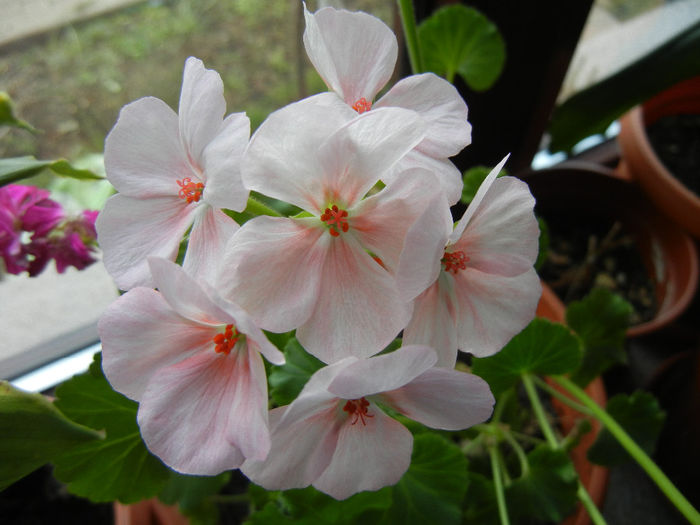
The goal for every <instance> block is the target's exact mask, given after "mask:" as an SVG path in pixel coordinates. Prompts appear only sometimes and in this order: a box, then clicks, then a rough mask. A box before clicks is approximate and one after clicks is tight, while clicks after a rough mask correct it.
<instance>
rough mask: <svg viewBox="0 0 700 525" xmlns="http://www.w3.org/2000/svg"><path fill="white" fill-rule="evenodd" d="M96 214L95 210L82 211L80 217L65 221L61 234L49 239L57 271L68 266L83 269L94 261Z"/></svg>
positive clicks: (59, 271) (62, 270) (61, 270)
mask: <svg viewBox="0 0 700 525" xmlns="http://www.w3.org/2000/svg"><path fill="white" fill-rule="evenodd" d="M97 214H98V212H97V211H92V210H86V211H84V212H83V213H82V215H81V216H80V217H78V218H76V219H73V220H70V221H67V222H65V223H64V224H63V226H62V227H61V234H60V235H57V236H56V237H55V238H52V239H51V256H52V257H53V258H54V260H55V261H56V270H58V273H63V272H64V271H66V269H67V268H69V267H70V266H73V267H75V268H77V269H78V270H83V269H84V268H86V267H88V266H90V265H91V264H92V263H94V262H95V260H96V259H95V254H96V245H97V232H96V231H95V220H96V219H97Z"/></svg>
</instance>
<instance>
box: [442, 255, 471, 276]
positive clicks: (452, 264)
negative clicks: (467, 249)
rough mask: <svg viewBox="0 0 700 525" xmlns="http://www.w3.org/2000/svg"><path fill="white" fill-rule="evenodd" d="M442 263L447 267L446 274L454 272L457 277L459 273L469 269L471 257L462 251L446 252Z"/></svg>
mask: <svg viewBox="0 0 700 525" xmlns="http://www.w3.org/2000/svg"><path fill="white" fill-rule="evenodd" d="M441 262H442V264H444V265H445V271H446V272H452V274H453V275H457V272H459V271H460V270H464V269H466V268H467V263H468V262H469V257H467V256H466V255H465V254H464V252H462V251H457V252H452V253H448V252H445V255H444V257H443V258H442V261H441Z"/></svg>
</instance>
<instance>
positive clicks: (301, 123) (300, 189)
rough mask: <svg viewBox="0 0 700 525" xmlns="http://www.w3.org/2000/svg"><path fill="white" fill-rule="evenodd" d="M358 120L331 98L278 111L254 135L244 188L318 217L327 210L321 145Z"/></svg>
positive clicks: (246, 158) (243, 169) (245, 160)
mask: <svg viewBox="0 0 700 525" xmlns="http://www.w3.org/2000/svg"><path fill="white" fill-rule="evenodd" d="M355 116H356V114H355V112H354V111H353V110H351V109H350V108H348V107H347V106H346V105H345V104H343V103H342V102H340V101H339V100H338V98H337V97H335V96H334V95H332V94H330V93H325V94H322V95H317V96H315V97H310V98H308V99H304V100H301V101H299V102H296V103H294V104H290V105H288V106H285V107H284V108H282V109H280V110H277V111H275V112H274V113H272V114H271V115H270V116H269V117H268V118H267V119H266V120H265V121H264V122H263V123H262V124H261V125H260V127H259V128H258V130H257V131H256V132H255V134H254V135H253V138H252V139H251V141H250V146H249V147H248V149H247V150H246V153H245V155H244V157H243V164H242V166H241V174H242V177H243V182H244V184H245V185H246V187H248V188H249V189H251V190H254V191H258V192H260V193H264V194H265V195H267V196H269V197H273V198H275V199H280V200H283V201H286V202H289V203H291V204H295V205H296V206H299V207H300V208H304V209H305V210H307V211H310V212H313V213H315V212H317V211H318V210H319V208H320V207H321V206H323V205H325V202H322V201H323V200H324V195H323V186H322V182H323V169H322V167H321V165H320V162H319V159H318V148H319V144H321V143H322V142H323V141H324V140H325V139H326V138H327V137H329V136H330V135H332V134H333V133H334V132H335V131H336V130H338V129H339V128H340V127H342V126H343V125H344V124H345V123H346V122H348V121H349V120H351V119H352V118H354V117H355Z"/></svg>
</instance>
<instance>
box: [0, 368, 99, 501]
mask: <svg viewBox="0 0 700 525" xmlns="http://www.w3.org/2000/svg"><path fill="white" fill-rule="evenodd" d="M0 436H2V438H1V439H0V490H3V489H5V488H6V487H8V486H9V485H11V484H12V483H14V482H15V481H17V480H18V479H20V478H22V477H24V476H26V475H27V474H29V473H30V472H32V471H33V470H35V469H37V468H39V467H40V466H42V465H43V464H45V463H48V462H49V461H51V460H52V459H53V458H54V457H56V456H57V455H59V454H62V453H63V452H65V451H66V450H70V449H73V448H74V447H76V446H79V445H81V444H84V443H91V442H94V441H96V440H99V439H100V438H101V436H100V434H99V433H98V432H95V431H93V430H90V429H89V428H86V427H84V426H82V425H78V424H76V423H74V422H73V421H71V420H70V419H68V418H67V417H66V416H64V415H63V414H62V413H61V412H60V411H59V410H58V409H57V408H56V407H55V406H54V405H53V403H51V401H49V400H48V399H47V398H46V397H44V396H42V395H41V394H30V393H28V392H24V391H22V390H18V389H16V388H14V387H13V386H12V385H10V384H9V383H8V382H7V381H0Z"/></svg>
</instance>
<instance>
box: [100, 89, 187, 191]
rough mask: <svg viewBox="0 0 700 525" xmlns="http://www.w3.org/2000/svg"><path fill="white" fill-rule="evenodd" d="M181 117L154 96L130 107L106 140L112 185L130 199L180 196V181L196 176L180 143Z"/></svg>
mask: <svg viewBox="0 0 700 525" xmlns="http://www.w3.org/2000/svg"><path fill="white" fill-rule="evenodd" d="M177 119H178V117H177V115H176V114H175V112H174V111H173V110H172V109H170V107H168V105H167V104H166V103H165V102H163V101H162V100H160V99H157V98H154V97H146V98H141V99H139V100H137V101H135V102H132V103H131V104H127V105H126V106H124V107H123V108H122V110H121V111H120V113H119V118H118V119H117V123H116V124H115V125H114V128H112V131H110V132H109V135H107V139H106V140H105V158H104V161H105V170H106V171H107V178H108V179H109V182H111V183H112V185H113V186H114V187H115V188H116V189H117V190H118V191H119V192H120V193H122V194H124V195H127V196H129V197H138V198H147V197H163V196H169V195H170V196H177V194H178V191H179V190H180V188H179V186H178V185H177V183H176V180H179V179H183V178H185V177H193V176H195V174H194V173H193V171H192V168H191V167H190V164H189V162H188V161H187V156H186V154H185V152H184V151H183V149H182V146H181V144H180V138H179V133H178V121H177Z"/></svg>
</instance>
